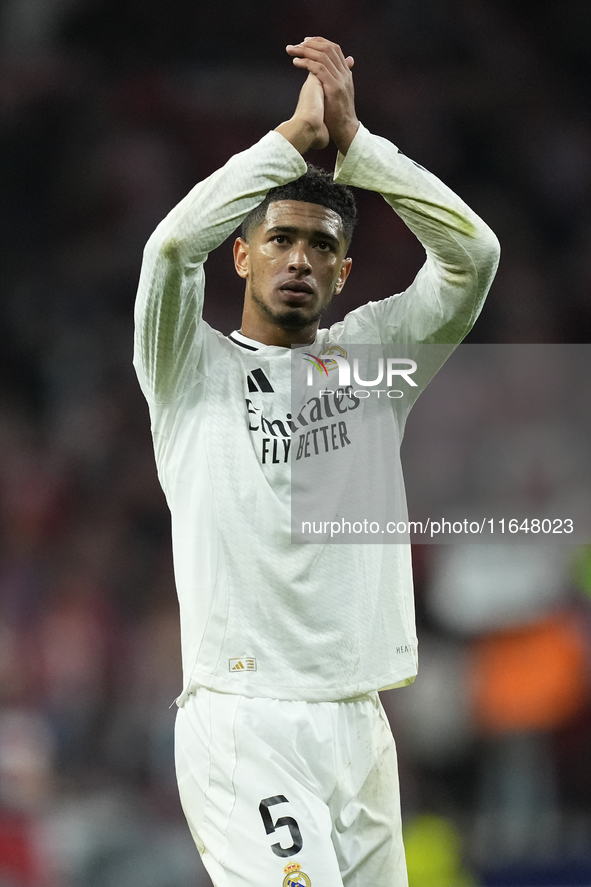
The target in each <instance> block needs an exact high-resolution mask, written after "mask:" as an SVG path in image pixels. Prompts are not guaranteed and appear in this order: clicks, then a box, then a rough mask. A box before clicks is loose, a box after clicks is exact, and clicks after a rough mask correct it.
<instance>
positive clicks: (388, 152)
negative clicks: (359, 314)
mask: <svg viewBox="0 0 591 887" xmlns="http://www.w3.org/2000/svg"><path fill="white" fill-rule="evenodd" d="M335 178H336V180H337V181H340V182H344V183H347V184H351V185H355V186H357V187H360V188H365V189H367V190H371V191H377V192H379V193H381V194H382V195H383V197H384V198H385V199H386V200H387V202H388V203H389V204H390V205H391V206H392V208H393V209H394V210H395V212H396V213H397V214H398V215H399V216H400V217H401V218H402V219H403V220H404V222H405V223H406V224H407V225H408V227H409V228H410V230H411V231H412V232H413V233H414V234H415V235H416V236H417V237H418V239H419V240H420V241H421V243H422V244H423V246H424V248H425V251H426V253H427V261H426V263H425V266H424V267H423V268H422V269H421V271H420V272H419V275H418V276H417V278H416V280H415V282H414V284H413V285H412V286H411V287H409V290H408V291H407V293H406V294H405V296H407V297H408V298H407V300H406V301H407V303H408V304H406V305H405V307H404V311H405V312H406V314H407V318H406V321H405V322H407V323H409V324H410V323H411V322H413V321H414V322H415V326H414V328H413V329H410V328H409V329H408V334H409V335H411V334H412V335H413V341H416V340H421V339H422V340H428V339H429V337H430V336H431V335H432V334H434V333H436V332H437V330H443V329H444V327H447V325H448V324H450V322H451V326H450V327H449V329H447V331H446V332H445V334H443V333H442V338H444V339H445V340H446V341H452V339H455V340H457V341H459V340H460V339H461V338H462V336H463V335H465V333H466V332H467V330H468V329H469V327H470V325H471V323H473V321H474V319H475V317H476V316H477V314H478V312H479V310H480V307H481V305H482V301H483V299H484V297H485V296H486V293H487V291H488V289H489V287H490V284H491V282H492V279H493V277H494V274H495V271H496V268H497V265H498V260H499V244H498V240H497V238H496V236H495V235H494V233H493V232H492V231H491V229H490V228H489V227H488V225H486V223H485V222H483V221H482V219H480V218H479V216H478V215H477V214H476V213H475V212H473V210H471V209H470V207H468V206H467V204H466V203H464V201H463V200H462V199H461V198H460V197H458V195H457V194H455V193H454V192H453V191H452V190H451V189H450V188H448V187H447V186H446V185H444V184H443V182H441V181H440V180H439V179H437V178H436V176H434V175H432V174H431V173H429V172H427V171H426V170H424V169H422V168H421V167H419V166H417V165H416V164H415V163H413V161H412V160H410V159H409V158H408V157H405V156H404V155H402V154H401V153H400V152H399V151H398V150H397V148H396V147H395V146H394V145H392V144H391V143H390V142H388V141H387V140H386V139H383V138H380V137H379V136H374V135H372V134H371V133H369V132H368V131H367V130H366V129H365V128H364V127H361V128H360V131H359V132H358V134H357V136H356V138H355V139H354V141H353V143H352V145H351V147H350V150H349V152H348V154H347V156H346V157H342V156H339V158H338V160H337V168H336V173H335ZM421 300H422V303H421ZM429 300H430V303H429ZM413 303H414V304H413ZM429 309H431V318H429V316H428V312H429ZM398 310H399V313H400V314H402V307H400V308H399V309H398ZM419 327H421V328H419ZM415 337H416V338H415ZM437 340H439V339H437Z"/></svg>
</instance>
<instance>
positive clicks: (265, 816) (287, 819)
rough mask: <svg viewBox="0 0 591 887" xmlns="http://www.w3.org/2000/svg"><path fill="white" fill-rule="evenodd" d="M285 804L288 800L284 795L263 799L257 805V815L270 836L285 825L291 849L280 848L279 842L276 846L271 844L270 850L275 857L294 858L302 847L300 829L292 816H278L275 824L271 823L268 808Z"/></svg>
mask: <svg viewBox="0 0 591 887" xmlns="http://www.w3.org/2000/svg"><path fill="white" fill-rule="evenodd" d="M287 803H288V800H287V798H286V797H285V795H275V796H274V797H273V798H263V800H262V801H261V803H260V804H259V813H260V814H261V819H262V820H263V825H264V826H265V831H266V832H267V834H268V835H272V834H273V832H274V831H276V830H277V829H278V828H281V827H282V826H284V825H286V826H287V827H288V829H289V833H290V835H291V839H292V841H293V844H292V845H291V847H282V846H281V844H279V842H278V843H277V844H271V850H272V851H273V853H274V854H275V856H294V855H295V854H296V853H299V852H300V850H301V849H302V847H303V845H304V841H303V839H302V833H301V831H300V827H299V825H298V824H297V822H296V821H295V819H294V818H293V817H292V816H280V817H279V819H278V820H277V822H275V823H274V822H273V819H272V817H271V814H270V812H269V807H273V806H274V805H275V804H287Z"/></svg>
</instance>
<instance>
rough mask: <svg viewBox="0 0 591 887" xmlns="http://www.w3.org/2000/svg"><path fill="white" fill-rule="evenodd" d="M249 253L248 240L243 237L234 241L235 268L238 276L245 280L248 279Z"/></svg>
mask: <svg viewBox="0 0 591 887" xmlns="http://www.w3.org/2000/svg"><path fill="white" fill-rule="evenodd" d="M249 252H250V247H249V245H248V243H247V242H246V240H244V239H243V238H242V237H237V238H236V240H235V241H234V267H235V268H236V274H238V276H239V277H244V278H245V279H246V278H247V277H248V266H249V262H248V257H249Z"/></svg>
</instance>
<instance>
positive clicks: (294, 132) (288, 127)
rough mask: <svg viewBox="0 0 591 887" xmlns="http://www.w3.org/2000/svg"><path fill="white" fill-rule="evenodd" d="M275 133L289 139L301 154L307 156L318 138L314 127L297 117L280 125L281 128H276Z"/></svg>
mask: <svg viewBox="0 0 591 887" xmlns="http://www.w3.org/2000/svg"><path fill="white" fill-rule="evenodd" d="M275 132H278V133H280V134H281V135H282V136H283V138H284V139H287V141H288V142H289V143H290V144H291V145H293V147H294V148H295V149H296V151H299V152H300V154H305V153H306V151H307V150H308V149H309V148H310V147H311V145H312V143H313V142H314V140H315V138H316V136H315V133H314V131H313V129H312V127H311V126H310V125H309V124H308V123H305V122H303V121H301V120H298V119H297V118H296V117H292V118H290V120H286V121H285V122H284V123H280V124H279V126H276V127H275Z"/></svg>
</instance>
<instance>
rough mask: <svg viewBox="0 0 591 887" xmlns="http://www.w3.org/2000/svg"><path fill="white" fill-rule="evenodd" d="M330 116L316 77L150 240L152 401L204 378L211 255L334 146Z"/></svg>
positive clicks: (144, 290) (141, 347) (145, 309)
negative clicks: (284, 116)
mask: <svg viewBox="0 0 591 887" xmlns="http://www.w3.org/2000/svg"><path fill="white" fill-rule="evenodd" d="M323 115H324V103H323V93H322V87H321V86H320V83H319V81H318V80H317V79H316V77H315V76H314V75H312V74H311V75H309V76H308V78H307V80H306V81H305V83H304V85H303V87H302V89H301V91H300V95H299V99H298V104H297V107H296V110H295V112H294V114H293V116H292V117H291V118H290V120H288V121H285V122H284V123H282V124H280V125H279V126H278V127H277V130H276V131H274V132H270V133H267V135H266V136H264V138H262V139H261V140H260V142H258V143H257V144H256V145H253V147H252V148H249V149H248V150H247V151H243V152H242V153H240V154H236V155H235V156H234V157H232V158H231V159H230V160H229V161H228V162H227V163H226V165H225V166H224V167H222V168H221V169H219V170H218V171H217V172H215V173H214V174H213V175H211V176H209V178H207V179H205V180H204V181H203V182H200V183H199V184H198V185H196V186H195V188H193V190H192V191H191V192H190V193H189V194H188V195H187V196H186V197H185V198H184V199H183V200H181V202H180V203H179V204H178V205H177V206H176V207H175V208H174V209H173V210H172V211H171V212H170V213H169V214H168V216H167V217H166V218H165V219H164V221H162V222H161V223H160V224H159V225H158V227H157V228H156V230H155V231H154V233H153V234H152V236H151V237H150V239H149V240H148V243H147V244H146V247H145V250H144V260H143V264H142V270H141V275H140V282H139V288H138V294H137V300H136V308H135V323H136V333H135V351H134V365H135V367H136V371H137V374H138V378H139V381H140V384H141V386H142V390H143V392H144V394H145V396H146V397H147V399H148V400H149V401H151V402H155V403H166V402H170V401H172V400H175V399H176V398H177V397H179V396H180V395H181V394H183V393H184V392H185V391H186V390H188V389H189V388H191V387H193V386H194V385H196V384H197V383H198V382H199V381H200V379H201V378H202V376H203V368H202V366H201V365H200V356H201V349H202V344H203V335H204V324H203V322H202V319H201V312H202V307H203V294H204V287H205V275H204V270H203V265H204V263H205V260H206V259H207V256H208V254H209V252H210V251H211V250H212V249H215V247H217V246H219V245H220V244H221V243H222V242H223V241H224V240H225V239H226V238H227V237H228V236H229V235H230V234H231V233H232V231H234V229H235V228H236V227H237V226H238V225H239V224H240V223H241V222H242V220H243V219H244V217H245V216H246V215H247V214H248V213H249V212H250V211H251V210H252V209H254V207H255V206H257V205H258V204H259V203H260V202H261V201H262V200H263V199H264V197H265V194H266V193H267V191H268V190H269V189H270V188H273V187H275V186H276V185H283V184H286V183H287V182H291V181H293V180H294V179H297V178H299V177H300V176H301V175H303V173H305V171H306V164H305V162H304V161H303V159H302V156H301V155H302V154H303V153H304V152H305V151H307V150H308V148H311V147H314V148H322V147H324V146H325V145H326V144H327V143H328V131H327V129H326V126H325V124H324V121H323Z"/></svg>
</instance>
